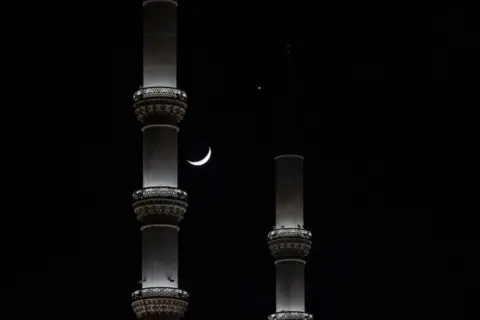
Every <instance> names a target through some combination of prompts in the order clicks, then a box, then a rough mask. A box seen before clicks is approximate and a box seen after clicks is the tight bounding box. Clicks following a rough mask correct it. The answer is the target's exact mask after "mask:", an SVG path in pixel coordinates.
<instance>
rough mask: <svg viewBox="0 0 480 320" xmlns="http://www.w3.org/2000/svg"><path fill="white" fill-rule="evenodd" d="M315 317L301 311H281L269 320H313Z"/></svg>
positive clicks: (269, 317)
mask: <svg viewBox="0 0 480 320" xmlns="http://www.w3.org/2000/svg"><path fill="white" fill-rule="evenodd" d="M312 319H313V316H312V315H311V314H309V313H306V312H300V311H280V312H277V313H274V314H271V315H269V316H268V320H312Z"/></svg>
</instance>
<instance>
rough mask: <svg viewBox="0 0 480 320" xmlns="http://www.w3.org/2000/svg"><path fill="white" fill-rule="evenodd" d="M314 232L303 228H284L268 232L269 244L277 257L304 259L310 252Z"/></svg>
mask: <svg viewBox="0 0 480 320" xmlns="http://www.w3.org/2000/svg"><path fill="white" fill-rule="evenodd" d="M311 238H312V233H311V232H310V231H307V230H305V229H301V228H282V229H276V230H273V231H270V232H269V233H268V246H269V248H270V251H271V253H272V255H273V256H274V257H275V258H276V259H303V258H305V257H306V256H308V254H309V253H310V249H311V247H312V240H311Z"/></svg>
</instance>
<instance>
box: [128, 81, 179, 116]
mask: <svg viewBox="0 0 480 320" xmlns="http://www.w3.org/2000/svg"><path fill="white" fill-rule="evenodd" d="M133 107H134V108H135V114H136V115H137V119H138V121H140V122H142V123H143V124H145V125H148V124H153V123H164V124H172V125H175V124H177V123H178V122H180V121H182V120H183V117H184V116H185V112H186V111H187V94H186V93H185V92H184V91H182V90H180V89H177V88H170V87H146V88H142V89H140V90H138V91H136V92H135V94H134V95H133Z"/></svg>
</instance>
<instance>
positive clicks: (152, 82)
mask: <svg viewBox="0 0 480 320" xmlns="http://www.w3.org/2000/svg"><path fill="white" fill-rule="evenodd" d="M176 37H177V3H176V1H173V0H145V1H144V2H143V86H142V87H141V88H140V90H138V91H137V92H135V94H134V97H133V100H134V109H135V114H136V116H137V119H138V120H139V121H140V122H141V124H142V131H143V188H142V189H140V190H137V191H136V192H135V193H134V194H133V207H134V212H135V214H136V215H137V218H138V220H140V222H141V230H142V280H141V283H142V288H141V289H140V290H137V291H135V292H134V293H133V294H132V299H133V303H132V306H133V309H134V311H135V314H136V315H137V318H138V319H146V320H147V319H165V320H167V319H168V320H170V319H172V320H173V319H179V318H181V317H182V316H183V315H184V313H185V312H186V310H187V306H188V293H187V292H186V291H184V290H181V289H179V288H178V286H179V284H178V281H179V279H178V231H179V222H180V221H181V220H182V219H183V217H184V214H185V212H186V210H187V193H186V192H185V191H183V190H181V189H179V188H178V182H177V181H178V168H177V164H178V159H177V153H178V150H177V140H178V130H179V129H178V123H179V122H180V121H181V120H182V119H183V117H184V115H185V112H186V110H187V95H186V93H185V92H183V91H182V90H180V89H177V88H176V86H177V39H176Z"/></svg>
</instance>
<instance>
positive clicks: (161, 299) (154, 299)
mask: <svg viewBox="0 0 480 320" xmlns="http://www.w3.org/2000/svg"><path fill="white" fill-rule="evenodd" d="M132 301H133V302H132V308H133V311H134V312H135V314H136V316H137V319H141V318H143V317H146V316H149V315H154V314H157V315H165V316H173V317H178V318H181V317H183V315H184V314H185V312H186V311H187V307H188V293H187V292H186V291H184V290H181V289H177V288H163V287H157V288H144V289H140V290H137V291H135V292H133V293H132Z"/></svg>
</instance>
